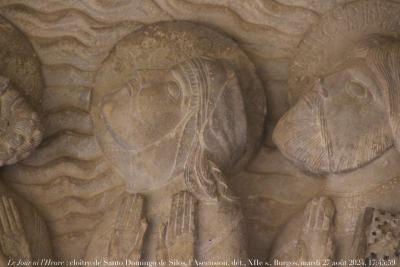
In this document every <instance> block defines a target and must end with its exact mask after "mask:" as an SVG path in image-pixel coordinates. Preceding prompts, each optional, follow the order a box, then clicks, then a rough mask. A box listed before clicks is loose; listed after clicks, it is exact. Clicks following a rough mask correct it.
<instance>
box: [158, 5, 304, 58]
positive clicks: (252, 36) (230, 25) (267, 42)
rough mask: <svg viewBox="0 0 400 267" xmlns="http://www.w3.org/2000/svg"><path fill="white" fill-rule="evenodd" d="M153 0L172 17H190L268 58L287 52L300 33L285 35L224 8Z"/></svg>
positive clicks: (284, 55) (183, 18)
mask: <svg viewBox="0 0 400 267" xmlns="http://www.w3.org/2000/svg"><path fill="white" fill-rule="evenodd" d="M154 1H156V2H157V3H158V4H159V6H160V7H161V8H162V9H163V10H166V11H167V12H168V13H169V14H171V15H172V16H173V17H174V18H175V19H182V20H192V21H196V22H201V23H204V24H207V25H211V26H213V27H217V28H219V29H223V31H224V32H226V33H228V34H229V35H231V36H232V37H233V38H234V39H235V40H237V41H238V42H239V43H240V45H241V47H242V48H244V49H246V48H247V45H251V46H252V47H253V48H254V47H257V48H258V49H261V50H262V51H263V52H264V53H266V54H267V55H269V56H271V57H278V56H279V57H286V56H289V55H291V53H292V50H293V48H294V47H295V46H296V45H297V43H298V42H299V41H300V38H301V36H300V35H289V34H287V33H284V32H281V31H279V30H278V29H276V28H273V27H270V26H265V25H259V24H254V23H251V22H249V21H246V20H244V19H243V18H242V17H240V16H239V15H238V14H237V13H235V12H233V11H232V10H231V9H229V8H227V7H222V6H218V5H200V4H194V3H192V2H188V1H186V0H170V1H162V0H154ZM221 17H224V19H221ZM246 50H247V49H246Z"/></svg>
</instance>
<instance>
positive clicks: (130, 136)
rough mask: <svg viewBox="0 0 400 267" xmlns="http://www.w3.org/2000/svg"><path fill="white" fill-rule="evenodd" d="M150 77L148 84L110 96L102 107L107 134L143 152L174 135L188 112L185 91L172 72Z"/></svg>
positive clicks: (130, 86) (150, 74)
mask: <svg viewBox="0 0 400 267" xmlns="http://www.w3.org/2000/svg"><path fill="white" fill-rule="evenodd" d="M147 76H148V78H150V79H149V80H147V81H144V82H142V83H140V84H139V83H137V82H135V81H133V82H130V83H128V84H127V85H126V86H124V87H123V88H122V89H120V90H118V91H116V92H115V93H112V94H111V95H109V96H107V97H106V99H105V101H104V102H103V106H102V115H103V118H104V120H105V121H106V123H107V126H108V130H109V131H110V133H111V134H112V135H113V137H114V139H115V140H116V141H117V142H118V143H119V145H121V146H122V147H124V148H126V149H129V150H134V151H135V150H136V151H137V150H141V149H143V148H145V147H146V146H148V145H150V144H153V143H155V142H156V141H159V140H161V139H163V138H164V137H165V136H166V135H168V134H174V133H173V132H174V131H175V130H176V127H177V126H178V124H179V123H180V122H181V121H182V120H183V118H184V117H185V115H186V113H187V109H188V105H187V99H186V98H187V93H186V92H185V88H183V87H181V86H179V84H178V83H177V82H176V80H174V78H173V76H172V74H171V72H170V71H164V72H158V71H153V72H149V73H147ZM185 99H186V100H185Z"/></svg>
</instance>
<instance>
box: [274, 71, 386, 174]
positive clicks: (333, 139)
mask: <svg viewBox="0 0 400 267" xmlns="http://www.w3.org/2000/svg"><path fill="white" fill-rule="evenodd" d="M383 99H384V96H383V90H382V89H381V88H380V85H379V84H378V81H377V79H376V77H375V76H374V74H373V72H372V71H371V70H369V69H368V68H367V67H366V66H364V65H363V64H357V65H350V67H346V68H344V69H342V70H339V71H337V72H335V73H333V74H330V75H327V76H325V77H323V78H322V79H320V80H318V81H317V82H316V84H315V86H314V88H313V89H312V90H311V91H310V92H308V93H307V94H306V95H304V96H303V97H302V98H301V99H300V100H299V101H298V102H297V104H296V105H295V106H294V107H293V108H291V109H290V110H289V111H288V112H287V114H285V116H284V117H283V118H282V119H281V120H280V121H279V123H278V124H277V126H276V128H275V131H274V141H275V143H276V145H277V146H278V147H279V149H280V150H281V152H282V153H283V154H284V155H285V156H286V157H288V158H289V159H291V160H292V161H294V162H295V163H296V164H298V165H300V166H302V167H304V168H306V169H307V170H309V171H312V172H315V173H323V172H341V171H346V170H351V169H354V168H357V167H359V166H361V165H363V164H365V163H367V162H369V161H371V160H373V159H374V158H376V157H377V156H379V155H381V154H382V153H383V152H384V151H385V150H386V149H388V148H389V147H390V146H391V145H392V134H391V129H390V127H389V123H388V119H387V112H386V110H387V108H386V107H385V104H384V100H383Z"/></svg>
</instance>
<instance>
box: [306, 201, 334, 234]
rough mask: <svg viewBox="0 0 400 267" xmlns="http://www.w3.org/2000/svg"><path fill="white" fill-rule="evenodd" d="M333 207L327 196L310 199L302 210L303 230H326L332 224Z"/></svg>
mask: <svg viewBox="0 0 400 267" xmlns="http://www.w3.org/2000/svg"><path fill="white" fill-rule="evenodd" d="M334 213H335V207H334V206H333V203H332V201H331V200H330V199H329V198H327V197H320V198H314V199H312V200H311V201H310V202H309V203H308V204H307V207H306V209H305V211H304V227H303V231H304V232H306V233H307V232H309V231H328V230H329V229H330V225H331V224H332V219H333V215H334Z"/></svg>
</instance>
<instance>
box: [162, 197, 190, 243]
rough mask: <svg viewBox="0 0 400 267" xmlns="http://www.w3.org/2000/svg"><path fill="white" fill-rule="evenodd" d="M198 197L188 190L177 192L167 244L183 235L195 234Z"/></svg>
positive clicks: (173, 200)
mask: <svg viewBox="0 0 400 267" xmlns="http://www.w3.org/2000/svg"><path fill="white" fill-rule="evenodd" d="M195 205H196V199H195V198H194V197H193V196H192V194H190V193H189V192H187V191H182V192H179V193H177V194H175V195H174V196H173V198H172V206H171V211H170V216H169V220H168V224H167V230H166V244H167V246H168V245H171V244H173V243H174V242H175V241H176V239H177V238H179V237H180V236H182V235H188V236H192V237H193V239H194V234H195Z"/></svg>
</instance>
